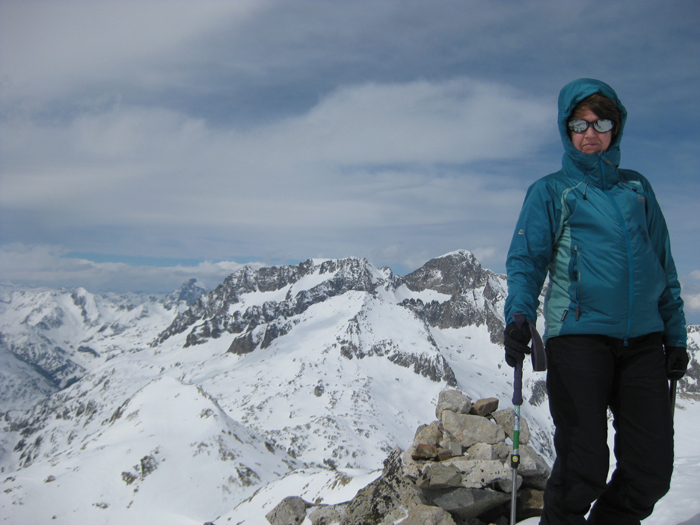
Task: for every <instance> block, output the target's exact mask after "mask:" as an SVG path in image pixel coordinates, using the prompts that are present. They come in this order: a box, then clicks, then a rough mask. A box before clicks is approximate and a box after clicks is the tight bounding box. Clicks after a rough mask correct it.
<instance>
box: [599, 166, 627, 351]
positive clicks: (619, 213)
mask: <svg viewBox="0 0 700 525" xmlns="http://www.w3.org/2000/svg"><path fill="white" fill-rule="evenodd" d="M600 169H601V172H602V176H603V191H604V192H605V195H607V197H608V199H609V200H610V202H611V203H612V205H613V207H614V208H615V212H616V213H617V218H618V220H619V221H620V227H621V228H622V233H623V234H624V236H625V248H626V250H627V269H628V281H629V292H628V306H627V309H628V310H627V330H626V333H625V337H624V345H625V346H627V340H628V339H629V336H630V332H631V330H632V307H633V306H634V261H633V259H632V243H631V242H630V236H629V232H628V231H627V226H626V224H625V219H624V217H623V215H622V210H620V206H619V205H618V204H617V201H616V200H615V198H614V197H613V196H612V194H611V193H610V191H609V190H608V181H607V175H606V169H605V153H602V154H601V155H600Z"/></svg>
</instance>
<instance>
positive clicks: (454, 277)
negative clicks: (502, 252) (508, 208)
mask: <svg viewBox="0 0 700 525" xmlns="http://www.w3.org/2000/svg"><path fill="white" fill-rule="evenodd" d="M403 282H404V283H405V284H406V285H407V286H408V287H409V288H410V289H411V290H415V291H420V290H425V289H430V290H435V291H437V292H440V293H443V294H446V295H449V296H451V299H450V300H449V301H446V302H444V303H438V302H437V301H432V302H430V303H428V304H407V305H406V306H409V307H412V308H413V309H414V310H415V311H416V313H418V314H419V315H420V316H421V317H422V318H424V319H425V320H426V321H427V322H428V323H429V324H430V325H432V326H439V327H440V328H459V327H462V326H468V325H476V326H481V325H484V324H485V325H487V326H488V329H489V333H490V334H491V341H492V342H494V343H503V333H502V332H503V329H504V328H505V324H504V322H503V315H502V313H501V312H503V302H504V301H505V298H506V289H505V277H504V276H502V275H498V274H495V273H493V272H492V271H490V270H484V269H483V268H482V267H481V264H480V263H479V261H478V260H477V259H476V258H475V257H474V255H472V254H471V253H469V252H466V251H458V252H454V253H452V254H448V255H445V256H443V257H440V258H437V259H432V260H430V261H428V262H427V263H426V264H425V265H424V266H423V267H421V268H419V269H418V270H416V271H415V272H413V273H410V274H408V275H406V276H405V277H404V278H403Z"/></svg>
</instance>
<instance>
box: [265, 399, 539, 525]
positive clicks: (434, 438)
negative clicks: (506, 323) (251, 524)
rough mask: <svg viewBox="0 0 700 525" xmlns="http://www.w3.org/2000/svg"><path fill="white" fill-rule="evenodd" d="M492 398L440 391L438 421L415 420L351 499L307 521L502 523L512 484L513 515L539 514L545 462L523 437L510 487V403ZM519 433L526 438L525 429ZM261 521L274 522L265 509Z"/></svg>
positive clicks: (324, 524)
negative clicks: (406, 443) (408, 441)
mask: <svg viewBox="0 0 700 525" xmlns="http://www.w3.org/2000/svg"><path fill="white" fill-rule="evenodd" d="M495 401H496V402H494V398H487V399H483V400H478V401H476V402H475V403H473V404H472V402H471V400H470V399H469V398H468V397H467V396H465V395H464V394H462V393H461V392H459V391H457V390H445V391H443V392H441V393H440V396H439V400H438V408H437V410H436V416H437V417H438V421H433V422H431V423H430V424H428V425H422V426H421V427H419V428H418V430H417V431H416V435H415V438H414V441H413V445H412V446H411V447H410V449H409V450H407V451H406V452H403V453H402V452H401V451H400V450H398V449H395V450H394V451H393V452H392V454H391V455H390V456H389V458H388V459H387V460H386V462H385V468H384V471H383V472H382V475H381V476H380V477H379V478H378V479H377V480H375V481H374V482H373V483H371V484H370V485H368V486H367V487H365V488H364V489H362V490H360V491H359V492H358V493H357V495H356V496H355V498H353V499H352V501H350V502H347V503H343V504H340V505H321V506H318V507H316V508H315V509H314V510H313V511H312V512H310V513H309V519H310V521H311V523H312V524H313V525H329V524H331V523H338V524H339V525H370V524H377V525H381V524H386V525H388V524H394V523H400V524H403V525H414V524H425V523H428V524H429V523H434V524H437V525H451V524H455V525H485V524H488V523H494V522H497V523H507V522H508V521H507V520H508V517H509V516H510V510H509V506H510V501H511V498H512V491H513V490H517V491H518V502H519V508H518V515H519V516H520V517H531V516H537V515H539V513H540V512H541V509H542V491H543V489H544V484H545V483H546V480H547V479H548V478H549V475H550V473H551V470H550V468H549V466H548V465H547V463H546V461H545V460H544V459H543V458H542V457H541V456H540V455H539V454H538V453H537V452H536V451H535V450H534V449H532V448H531V447H529V446H528V445H524V444H523V445H521V447H520V452H521V462H520V467H519V469H518V472H517V486H516V487H515V488H514V487H513V471H512V470H511V468H510V464H509V462H508V459H509V456H510V453H511V452H512V448H511V447H512V445H509V444H508V443H507V442H506V435H511V434H512V426H513V424H512V419H511V417H510V416H511V415H512V414H511V412H512V409H506V410H501V411H498V412H493V411H495V410H496V409H497V408H498V403H497V400H495ZM472 407H479V408H478V410H479V411H481V412H482V415H474V414H469V413H467V412H469V411H470V409H471V408H472ZM487 407H489V408H490V409H489V408H487ZM520 422H521V429H522V427H523V426H525V428H527V426H526V424H525V425H523V424H524V419H522V418H521V420H520ZM523 437H524V438H525V440H526V441H527V434H526V435H525V436H523ZM455 444H456V445H455ZM306 505H307V507H308V508H312V507H313V505H312V504H310V503H306ZM288 506H289V498H286V499H285V500H284V501H283V502H282V503H280V506H279V508H280V512H282V509H283V508H286V507H288ZM299 508H301V507H299ZM275 510H277V509H275ZM273 512H274V511H273ZM401 518H404V519H403V520H402V521H397V520H401ZM504 520H505V521H504ZM268 521H270V523H273V525H274V524H276V523H278V522H276V521H272V519H270V517H269V515H268ZM289 523H294V522H292V521H290V522H289Z"/></svg>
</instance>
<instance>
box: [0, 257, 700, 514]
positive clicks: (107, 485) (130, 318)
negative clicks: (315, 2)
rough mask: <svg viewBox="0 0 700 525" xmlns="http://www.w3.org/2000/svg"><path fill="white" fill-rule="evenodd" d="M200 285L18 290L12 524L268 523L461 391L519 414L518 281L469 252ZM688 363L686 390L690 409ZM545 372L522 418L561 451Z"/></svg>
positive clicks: (11, 362) (331, 489)
mask: <svg viewBox="0 0 700 525" xmlns="http://www.w3.org/2000/svg"><path fill="white" fill-rule="evenodd" d="M186 288H187V290H189V292H188V291H187V290H181V291H178V292H176V293H174V294H171V295H170V296H169V297H166V298H156V297H144V296H130V297H128V298H127V297H122V296H119V297H117V296H97V295H93V294H90V293H89V292H87V291H85V290H82V289H79V290H74V291H55V290H20V289H15V288H11V287H5V288H4V289H3V292H2V296H1V297H0V301H1V302H0V308H2V311H0V333H1V335H2V339H1V340H0V360H2V363H0V364H2V365H3V368H2V369H1V370H2V372H0V388H1V389H2V390H0V392H2V395H3V397H2V398H1V399H0V401H1V404H0V412H2V413H3V416H2V417H3V419H4V421H3V428H2V430H1V431H0V469H1V470H2V472H3V478H2V480H1V483H0V508H2V510H1V511H0V515H2V516H3V517H7V518H6V519H8V520H9V521H8V522H11V523H46V522H51V523H57V524H60V523H76V522H80V523H125V522H129V523H134V524H139V523H149V524H153V523H168V524H180V523H181V524H194V523H197V524H200V525H201V524H202V523H204V522H215V523H238V524H243V523H246V524H260V523H265V519H264V516H265V513H266V512H267V511H269V510H270V509H271V508H272V507H273V506H274V505H276V504H277V503H278V502H279V501H280V500H281V499H282V498H283V497H284V496H287V495H290V494H297V495H302V493H303V495H304V497H305V498H306V499H308V500H310V501H314V500H318V499H319V498H320V499H322V500H323V501H324V502H326V503H337V502H340V501H343V499H342V498H345V499H350V497H352V495H353V494H352V493H351V494H349V497H348V493H349V492H352V491H356V490H357V489H359V488H361V486H363V485H362V484H363V483H364V484H366V483H367V482H368V481H370V480H371V479H372V476H376V475H377V473H376V471H377V469H380V468H381V465H382V461H383V460H384V459H385V458H386V457H387V455H388V453H389V451H390V450H391V449H392V448H393V447H395V446H399V447H401V448H407V446H408V445H409V444H410V443H411V441H412V439H413V435H414V433H415V430H416V428H417V427H418V426H419V425H421V424H424V423H429V422H430V421H432V420H433V419H434V418H435V414H434V411H435V401H436V400H437V397H438V394H439V392H440V391H441V390H443V389H444V388H446V387H448V386H450V387H457V388H460V389H461V390H462V391H464V392H465V393H466V394H467V395H469V396H470V397H471V398H473V399H479V398H484V397H498V398H499V399H500V400H501V402H502V403H504V404H506V405H507V404H509V403H510V397H511V395H512V391H511V390H512V384H511V381H512V370H511V369H510V368H508V367H506V366H503V364H502V363H503V357H502V354H503V349H502V346H501V344H502V339H501V337H502V336H501V334H502V330H503V303H504V300H505V295H506V292H505V277H504V276H502V275H498V274H495V273H493V272H491V271H489V270H486V269H483V268H482V267H481V265H480V264H479V262H478V261H477V260H476V259H475V258H474V256H473V255H472V254H471V253H469V252H467V251H458V252H453V253H450V254H447V255H444V256H442V257H439V258H436V259H433V260H431V261H429V262H428V263H426V265H424V266H423V267H422V268H420V269H418V270H417V271H415V272H413V273H411V274H409V275H406V276H395V275H393V274H392V272H391V270H390V269H388V268H375V267H374V266H373V265H371V264H370V263H369V262H367V261H366V260H364V259H357V258H348V259H341V260H309V261H306V262H304V263H301V264H299V265H297V266H279V267H265V268H260V269H257V270H254V269H251V268H242V269H241V270H239V271H237V272H235V273H233V274H231V275H230V276H229V277H228V278H227V279H226V280H225V281H224V282H223V283H222V284H221V285H220V286H218V287H217V288H216V289H215V290H213V291H211V292H208V293H203V292H204V290H202V289H201V287H199V286H198V285H197V283H196V282H194V281H191V282H190V283H187V285H186ZM691 338H692V341H693V345H695V346H694V350H693V351H694V352H695V355H696V356H697V355H698V348H697V344H698V342H700V334H699V333H697V332H693V333H691ZM6 363H7V366H4V365H5V364H6ZM693 366H695V367H696V369H695V370H696V372H695V373H694V375H693V376H692V377H690V378H689V379H688V380H684V381H685V382H683V383H682V384H681V392H682V395H681V396H680V399H681V403H685V404H686V405H688V407H689V409H692V410H694V408H693V407H695V406H696V404H697V403H696V402H695V401H693V399H692V398H690V397H688V396H692V395H694V394H693V393H694V392H695V393H697V392H698V383H697V377H698V375H700V374H698V373H697V371H698V370H697V368H698V364H697V358H696V360H694V362H693ZM543 379H544V375H543V374H536V373H534V372H532V371H531V370H529V371H527V372H526V380H525V398H526V400H527V403H526V405H525V406H524V407H523V413H524V415H525V417H526V418H527V419H528V421H529V423H530V429H531V432H532V434H533V438H532V441H531V443H532V444H533V446H534V447H535V448H536V449H538V450H539V451H540V452H542V453H543V454H544V455H545V456H548V457H550V458H551V454H552V448H551V429H552V426H551V420H550V418H549V414H548V410H547V406H546V403H545V397H546V394H545V391H544V384H543ZM373 473H374V474H373ZM285 492H286V493H285ZM698 511H700V509H698ZM4 519H5V518H4Z"/></svg>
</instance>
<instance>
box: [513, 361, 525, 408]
mask: <svg viewBox="0 0 700 525" xmlns="http://www.w3.org/2000/svg"><path fill="white" fill-rule="evenodd" d="M513 404H514V405H516V406H520V405H522V404H523V360H522V359H520V360H518V361H516V362H515V378H514V381H513Z"/></svg>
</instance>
